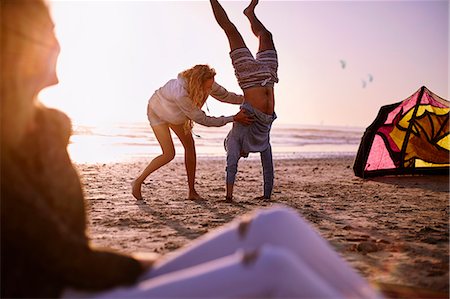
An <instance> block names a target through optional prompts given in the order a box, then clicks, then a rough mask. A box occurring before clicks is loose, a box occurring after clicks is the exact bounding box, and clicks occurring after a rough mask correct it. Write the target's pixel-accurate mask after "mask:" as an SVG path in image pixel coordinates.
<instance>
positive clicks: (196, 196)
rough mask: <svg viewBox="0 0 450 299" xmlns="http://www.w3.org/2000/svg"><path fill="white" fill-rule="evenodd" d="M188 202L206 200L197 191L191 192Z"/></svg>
mask: <svg viewBox="0 0 450 299" xmlns="http://www.w3.org/2000/svg"><path fill="white" fill-rule="evenodd" d="M188 200H205V199H204V198H203V197H201V196H200V194H198V193H197V192H196V191H194V192H189V196H188Z"/></svg>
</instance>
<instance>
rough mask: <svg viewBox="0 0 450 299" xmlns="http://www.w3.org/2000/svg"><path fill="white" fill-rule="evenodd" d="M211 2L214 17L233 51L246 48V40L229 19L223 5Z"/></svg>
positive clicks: (215, 1)
mask: <svg viewBox="0 0 450 299" xmlns="http://www.w3.org/2000/svg"><path fill="white" fill-rule="evenodd" d="M209 2H210V3H211V7H212V10H213V13H214V17H215V18H216V21H217V23H218V24H219V26H220V27H221V28H222V29H223V31H225V34H226V35H227V38H228V42H229V43H230V49H231V51H233V50H235V49H238V48H244V47H246V45H245V42H244V39H243V38H242V36H241V34H240V33H239V31H238V30H237V28H236V26H235V25H234V24H233V23H232V22H231V21H230V19H229V18H228V15H227V13H226V12H225V10H224V9H223V7H222V5H220V3H219V1H217V0H210V1H209Z"/></svg>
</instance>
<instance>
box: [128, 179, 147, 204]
mask: <svg viewBox="0 0 450 299" xmlns="http://www.w3.org/2000/svg"><path fill="white" fill-rule="evenodd" d="M131 194H133V196H134V198H136V199H137V200H144V198H143V197H142V194H141V184H139V183H137V182H136V181H132V182H131Z"/></svg>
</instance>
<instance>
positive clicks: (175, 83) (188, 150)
mask: <svg viewBox="0 0 450 299" xmlns="http://www.w3.org/2000/svg"><path fill="white" fill-rule="evenodd" d="M215 75H216V72H215V71H214V69H212V68H210V67H209V66H208V65H196V66H194V67H192V68H190V69H188V70H185V71H183V72H181V73H180V74H178V77H177V78H176V79H172V80H169V81H168V82H167V83H166V84H165V85H164V86H162V87H161V88H159V89H158V90H156V91H155V93H154V94H153V95H152V96H151V97H150V99H149V101H148V105H147V116H148V120H149V122H150V126H151V127H152V129H153V132H154V134H155V136H156V139H157V140H158V142H159V144H160V146H161V149H162V154H161V155H159V156H157V157H156V158H154V159H153V160H152V161H151V162H150V164H148V166H147V167H146V168H145V169H144V171H142V173H141V174H140V175H139V176H138V177H137V178H136V179H135V180H134V181H133V183H132V194H133V196H134V197H135V198H136V199H137V200H142V199H143V197H142V193H141V186H142V183H143V182H144V180H145V179H146V178H147V177H148V176H149V175H150V174H152V173H153V172H154V171H156V170H158V169H159V168H160V167H162V166H164V165H165V164H167V163H169V162H170V161H172V160H173V158H174V157H175V147H174V145H173V140H172V136H171V134H170V130H172V131H173V132H174V133H175V134H176V135H177V136H178V138H179V139H180V141H181V143H182V144H183V147H184V151H185V152H184V162H185V165H186V172H187V178H188V186H189V194H188V199H191V200H197V199H202V197H201V196H200V195H199V194H198V193H197V191H196V190H195V170H196V164H197V158H196V152H195V144H194V139H193V138H192V126H193V122H197V123H199V124H202V125H204V126H207V127H221V126H224V125H225V124H227V123H229V122H233V121H235V122H237V123H241V124H242V126H246V125H249V124H250V123H251V122H252V117H250V116H247V115H246V113H245V111H244V110H241V111H239V113H237V114H236V115H234V116H221V117H212V116H207V115H206V114H205V112H203V111H202V110H201V107H202V106H203V105H204V104H205V102H206V99H207V98H208V96H209V95H211V96H212V97H214V98H215V99H217V100H219V101H222V102H225V103H231V104H242V102H243V100H244V98H243V96H242V95H237V94H235V93H233V92H229V91H227V90H226V89H225V88H223V87H222V86H220V85H219V84H217V83H216V82H215V81H214V76H215Z"/></svg>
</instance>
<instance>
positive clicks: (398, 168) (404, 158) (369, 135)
mask: <svg viewBox="0 0 450 299" xmlns="http://www.w3.org/2000/svg"><path fill="white" fill-rule="evenodd" d="M449 114H450V102H449V101H447V100H445V99H443V98H441V97H439V96H437V95H435V94H434V93H432V92H431V91H430V90H428V89H427V88H426V87H425V86H422V87H421V88H420V89H419V90H418V91H417V92H415V93H414V94H413V95H412V96H410V97H409V98H407V99H406V100H404V101H402V102H399V103H395V104H391V105H387V106H383V107H381V109H380V111H379V112H378V116H377V117H376V119H375V120H374V122H373V123H372V124H371V125H370V126H369V127H367V129H366V131H365V132H364V135H363V137H362V139H361V144H360V145H359V149H358V153H357V155H356V159H355V163H354V165H353V170H354V172H355V175H356V176H359V177H362V178H365V177H371V176H380V175H390V174H392V175H396V174H419V173H422V174H448V173H449V169H450V152H449V150H450V139H449Z"/></svg>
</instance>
